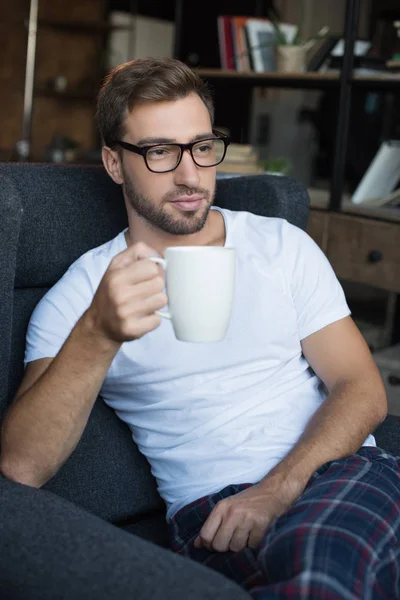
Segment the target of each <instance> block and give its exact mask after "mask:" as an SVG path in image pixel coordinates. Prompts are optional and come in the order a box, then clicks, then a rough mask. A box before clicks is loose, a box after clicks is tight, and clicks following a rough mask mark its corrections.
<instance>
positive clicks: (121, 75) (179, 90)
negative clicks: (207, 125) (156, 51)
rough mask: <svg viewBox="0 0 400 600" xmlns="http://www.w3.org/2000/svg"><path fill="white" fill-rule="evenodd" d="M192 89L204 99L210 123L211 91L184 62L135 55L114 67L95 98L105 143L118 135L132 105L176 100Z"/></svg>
mask: <svg viewBox="0 0 400 600" xmlns="http://www.w3.org/2000/svg"><path fill="white" fill-rule="evenodd" d="M191 93H194V94H197V95H198V96H199V97H200V98H201V100H202V101H203V102H204V104H205V105H206V107H207V109H208V112H209V114H210V119H211V124H213V123H214V104H213V100H212V95H211V91H210V89H209V87H208V85H207V84H206V82H205V81H203V80H202V79H201V77H199V76H198V75H196V73H194V71H192V69H191V68H190V67H188V66H187V65H185V64H184V63H183V62H181V61H179V60H177V59H173V58H138V59H136V60H132V61H130V62H126V63H123V64H121V65H119V66H118V67H115V68H114V69H113V70H112V71H110V73H109V74H108V75H107V76H106V78H105V80H104V82H103V85H102V86H101V88H100V92H99V95H98V99H97V113H96V120H97V124H98V126H99V129H100V134H101V136H102V139H103V141H104V143H105V144H106V145H107V146H109V145H111V143H112V142H113V141H115V140H120V139H121V137H122V136H123V135H124V133H125V131H124V121H125V118H126V116H127V114H128V113H129V112H130V111H131V110H132V109H133V108H134V107H135V106H137V105H139V104H143V103H146V102H160V101H165V100H167V101H168V100H171V101H173V100H178V99H180V98H185V97H186V96H188V95H189V94H191Z"/></svg>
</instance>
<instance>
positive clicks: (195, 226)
mask: <svg viewBox="0 0 400 600" xmlns="http://www.w3.org/2000/svg"><path fill="white" fill-rule="evenodd" d="M125 125H126V133H125V135H124V136H123V141H126V142H129V143H131V144H135V145H137V146H146V145H150V144H154V143H159V142H162V143H167V141H168V142H170V143H173V142H178V143H188V142H192V141H194V140H196V139H198V138H199V137H200V136H202V137H207V136H208V137H211V135H212V129H211V122H210V117H209V114H208V110H207V108H206V107H205V105H204V103H203V102H202V101H201V100H200V98H199V97H198V96H197V95H195V94H191V95H189V96H187V97H186V98H183V99H180V100H176V101H173V102H153V103H149V104H143V105H141V106H138V107H136V108H134V109H133V111H132V112H131V113H130V115H129V116H128V118H127V119H126V123H125ZM121 156H122V176H123V188H124V192H125V198H126V201H127V204H128V210H129V209H130V208H131V209H133V210H134V211H135V212H136V214H137V215H139V216H140V217H141V218H142V219H144V220H145V222H146V223H147V224H148V225H150V226H152V227H154V228H157V229H159V230H162V231H164V232H166V233H169V234H174V235H189V234H192V233H196V232H198V231H200V230H201V229H202V228H203V226H204V224H205V222H206V220H207V215H208V213H209V210H210V206H211V205H212V202H213V199H214V193H215V177H216V167H206V168H204V167H198V166H197V165H196V164H195V163H194V162H193V159H192V157H191V155H190V153H189V152H188V151H184V152H183V155H182V160H181V163H180V164H179V166H178V167H177V168H176V169H175V170H174V171H170V172H169V173H153V172H151V171H149V169H148V168H147V167H146V164H145V161H144V159H143V157H142V156H140V155H138V154H133V153H131V152H129V151H126V150H122V154H121Z"/></svg>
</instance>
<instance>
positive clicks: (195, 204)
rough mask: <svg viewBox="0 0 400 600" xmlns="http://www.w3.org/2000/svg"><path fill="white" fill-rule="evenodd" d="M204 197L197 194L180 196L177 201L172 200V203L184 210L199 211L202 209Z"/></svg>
mask: <svg viewBox="0 0 400 600" xmlns="http://www.w3.org/2000/svg"><path fill="white" fill-rule="evenodd" d="M203 198H204V197H203V196H201V195H200V194H195V195H193V196H179V198H176V199H175V200H171V203H172V204H173V205H174V206H176V207H177V208H180V209H182V210H197V209H198V208H200V206H201V203H202V201H203Z"/></svg>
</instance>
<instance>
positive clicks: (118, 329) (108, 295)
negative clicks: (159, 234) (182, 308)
mask: <svg viewBox="0 0 400 600" xmlns="http://www.w3.org/2000/svg"><path fill="white" fill-rule="evenodd" d="M155 255H157V252H156V251H155V250H153V249H152V248H150V247H148V246H146V245H145V244H143V243H138V244H134V245H133V246H129V248H127V249H126V250H124V251H123V252H120V253H119V254H117V256H115V257H114V258H113V260H112V261H111V263H110V265H109V267H108V269H107V271H106V272H105V274H104V276H103V279H102V280H101V282H100V285H99V287H98V289H97V291H96V294H95V295H94V298H93V301H92V304H91V306H90V307H89V309H88V310H87V311H86V313H85V315H84V318H85V320H86V322H87V323H89V326H90V330H91V331H92V332H94V333H96V334H97V335H99V336H100V337H101V338H102V339H104V338H105V339H107V340H109V341H112V342H116V343H119V344H121V343H122V342H125V341H131V340H135V339H138V338H140V337H142V336H143V335H144V334H146V333H148V332H149V331H152V330H153V329H156V327H158V326H159V324H160V321H161V317H160V316H159V315H157V314H156V313H155V311H156V310H160V309H161V308H162V307H163V306H165V304H166V303H167V296H166V294H165V293H164V292H163V289H164V277H163V274H162V271H161V268H160V267H159V266H158V265H157V264H155V263H154V262H152V261H149V260H143V259H146V258H149V257H150V256H155Z"/></svg>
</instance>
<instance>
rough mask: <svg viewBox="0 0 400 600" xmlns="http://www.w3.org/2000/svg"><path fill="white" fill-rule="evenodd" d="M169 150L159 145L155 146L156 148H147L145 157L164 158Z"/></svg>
mask: <svg viewBox="0 0 400 600" xmlns="http://www.w3.org/2000/svg"><path fill="white" fill-rule="evenodd" d="M170 152H171V151H170V150H169V149H168V148H163V147H161V146H157V148H152V149H151V150H148V152H147V157H148V158H164V157H165V156H168V154H170Z"/></svg>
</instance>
